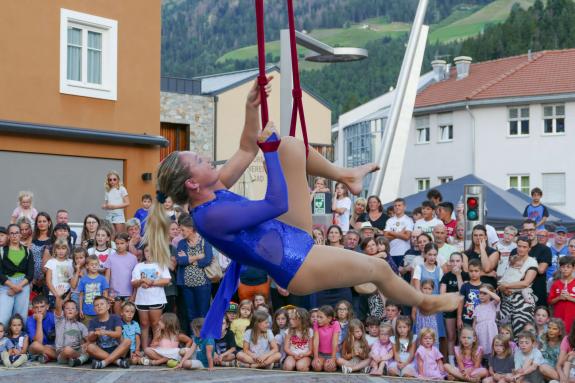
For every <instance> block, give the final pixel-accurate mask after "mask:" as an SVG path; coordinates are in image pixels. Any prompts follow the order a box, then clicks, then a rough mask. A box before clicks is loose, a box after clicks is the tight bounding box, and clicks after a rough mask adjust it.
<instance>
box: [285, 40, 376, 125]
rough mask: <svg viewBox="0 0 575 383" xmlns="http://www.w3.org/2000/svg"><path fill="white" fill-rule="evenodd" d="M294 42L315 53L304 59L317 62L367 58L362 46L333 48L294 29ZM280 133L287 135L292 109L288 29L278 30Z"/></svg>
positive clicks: (349, 60)
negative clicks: (279, 48) (279, 49)
mask: <svg viewBox="0 0 575 383" xmlns="http://www.w3.org/2000/svg"><path fill="white" fill-rule="evenodd" d="M295 38H296V44H298V45H301V46H302V47H304V48H307V49H309V50H311V51H313V52H315V53H312V54H311V55H308V56H306V58H305V59H306V61H312V62H319V63H338V62H351V61H358V60H363V59H365V58H367V50H366V49H363V48H349V47H345V48H343V47H342V48H339V47H338V48H335V47H332V46H330V45H328V44H325V43H323V42H321V41H319V40H317V39H314V38H313V37H311V36H308V35H306V34H304V33H302V32H299V31H295ZM280 47H281V51H280V71H281V82H280V104H281V105H280V133H281V135H282V136H287V135H289V129H290V122H291V110H292V102H293V100H292V89H293V78H292V63H291V51H290V36H289V30H288V29H282V30H281V31H280Z"/></svg>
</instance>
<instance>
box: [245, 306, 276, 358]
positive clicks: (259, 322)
mask: <svg viewBox="0 0 575 383" xmlns="http://www.w3.org/2000/svg"><path fill="white" fill-rule="evenodd" d="M280 358H281V354H280V353H279V349H278V345H277V343H276V341H275V338H274V334H273V333H272V331H271V330H270V329H269V322H268V315H267V314H266V313H264V312H262V311H256V312H254V315H253V317H252V320H251V323H250V327H249V329H248V330H247V331H246V333H245V334H244V344H243V350H242V351H240V352H238V355H237V359H238V362H239V363H238V364H239V365H240V366H241V367H250V368H269V369H271V368H273V366H274V363H276V362H279V360H280Z"/></svg>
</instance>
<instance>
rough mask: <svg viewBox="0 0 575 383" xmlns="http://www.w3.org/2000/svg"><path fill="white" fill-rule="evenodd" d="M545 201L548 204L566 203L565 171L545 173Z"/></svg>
mask: <svg viewBox="0 0 575 383" xmlns="http://www.w3.org/2000/svg"><path fill="white" fill-rule="evenodd" d="M543 193H544V194H543V195H544V202H546V203H548V204H555V205H564V204H565V173H546V174H545V173H544V174H543Z"/></svg>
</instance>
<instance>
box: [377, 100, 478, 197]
mask: <svg viewBox="0 0 575 383" xmlns="http://www.w3.org/2000/svg"><path fill="white" fill-rule="evenodd" d="M437 116H438V115H437V114H436V113H434V114H430V115H429V126H430V142H429V143H426V144H420V143H417V131H416V128H415V118H413V119H412V122H411V131H410V134H409V141H408V143H407V153H406V156H405V162H404V166H403V174H402V177H401V184H400V193H399V194H400V196H408V195H410V194H413V193H416V192H417V179H418V178H429V180H430V186H431V187H434V186H437V185H439V184H440V181H439V177H446V176H449V177H453V179H456V178H459V177H463V176H465V175H467V174H469V173H471V172H472V169H471V166H472V164H471V153H472V150H471V145H472V140H471V130H472V129H471V118H470V116H469V114H468V113H467V111H454V112H453V114H452V122H453V140H452V141H450V142H439V138H440V137H439V126H438V117H437ZM384 187H385V185H384ZM455 202H456V201H455Z"/></svg>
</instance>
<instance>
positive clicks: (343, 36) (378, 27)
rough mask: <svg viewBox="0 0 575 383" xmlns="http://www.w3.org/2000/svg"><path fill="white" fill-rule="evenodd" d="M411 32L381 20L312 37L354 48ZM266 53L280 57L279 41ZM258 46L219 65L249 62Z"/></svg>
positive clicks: (318, 31)
mask: <svg viewBox="0 0 575 383" xmlns="http://www.w3.org/2000/svg"><path fill="white" fill-rule="evenodd" d="M407 31H409V24H407V23H385V22H384V21H383V20H381V19H369V20H366V21H365V22H364V23H361V24H356V25H352V26H350V27H349V28H327V29H316V30H313V31H312V32H311V33H310V36H312V37H315V38H317V39H320V40H321V41H323V42H325V43H326V44H330V45H333V46H340V47H344V46H354V47H364V46H365V44H367V43H368V42H370V41H373V40H378V39H380V38H382V37H395V36H399V35H402V34H404V33H406V32H407ZM266 53H267V54H270V55H272V57H279V54H280V44H279V41H278V40H276V41H270V42H268V43H266ZM304 53H305V49H303V48H302V49H299V54H300V55H303V54H304ZM256 54H257V46H256V45H250V46H248V47H244V48H240V49H236V50H233V51H231V52H228V53H226V54H225V55H223V56H221V57H220V58H219V59H218V60H217V63H223V62H225V61H227V60H240V61H243V60H249V59H253V58H254V57H256Z"/></svg>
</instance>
